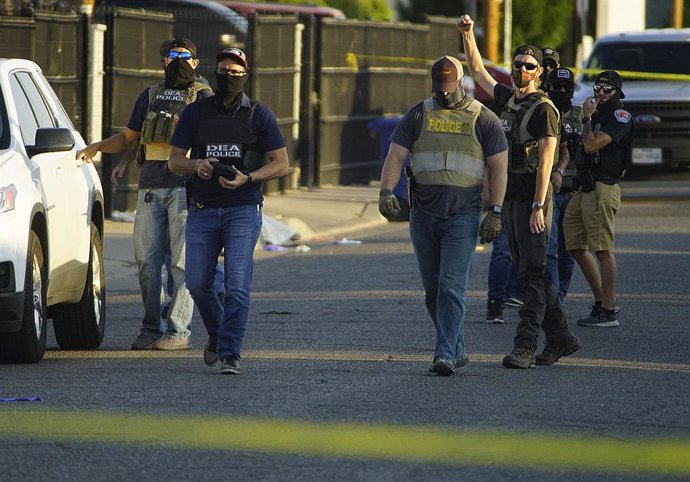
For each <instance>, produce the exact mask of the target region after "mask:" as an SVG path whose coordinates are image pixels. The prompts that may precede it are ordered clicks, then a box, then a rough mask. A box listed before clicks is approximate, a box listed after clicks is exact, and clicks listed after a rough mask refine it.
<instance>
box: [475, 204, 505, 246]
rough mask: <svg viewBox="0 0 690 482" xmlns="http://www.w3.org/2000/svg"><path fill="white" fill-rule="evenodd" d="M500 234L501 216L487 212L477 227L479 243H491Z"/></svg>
mask: <svg viewBox="0 0 690 482" xmlns="http://www.w3.org/2000/svg"><path fill="white" fill-rule="evenodd" d="M500 232H501V215H500V214H496V213H494V212H492V211H489V212H488V213H487V215H486V217H485V218H484V220H483V221H482V224H481V226H479V242H480V243H482V244H485V243H491V242H492V241H493V240H494V239H496V238H497V237H498V235H499V233H500Z"/></svg>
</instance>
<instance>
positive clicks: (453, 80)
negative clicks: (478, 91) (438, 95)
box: [431, 55, 463, 92]
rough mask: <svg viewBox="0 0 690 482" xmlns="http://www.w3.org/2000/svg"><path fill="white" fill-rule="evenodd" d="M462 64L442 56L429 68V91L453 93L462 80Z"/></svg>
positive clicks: (447, 56) (454, 59)
mask: <svg viewBox="0 0 690 482" xmlns="http://www.w3.org/2000/svg"><path fill="white" fill-rule="evenodd" d="M462 75H463V74H462V64H461V63H460V61H459V60H458V59H456V58H455V57H451V56H450V55H444V56H443V57H439V58H437V59H436V60H435V61H434V65H432V66H431V91H432V92H455V89H456V88H457V86H458V82H459V81H460V79H462Z"/></svg>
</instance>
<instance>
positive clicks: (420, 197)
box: [390, 102, 508, 219]
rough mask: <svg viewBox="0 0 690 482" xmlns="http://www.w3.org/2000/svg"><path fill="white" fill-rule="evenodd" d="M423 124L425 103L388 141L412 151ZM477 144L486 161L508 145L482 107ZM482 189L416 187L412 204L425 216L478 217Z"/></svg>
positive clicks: (497, 123)
mask: <svg viewBox="0 0 690 482" xmlns="http://www.w3.org/2000/svg"><path fill="white" fill-rule="evenodd" d="M423 121H424V103H423V102H420V103H419V104H417V105H415V106H414V107H412V108H411V109H410V110H409V111H407V113H406V114H405V115H404V116H403V118H402V119H400V122H399V123H398V125H397V126H396V128H395V130H394V131H393V134H391V137H390V141H391V142H395V143H396V144H398V145H400V146H402V147H404V148H406V149H407V150H410V151H411V150H412V144H414V142H415V141H416V140H417V139H419V136H420V135H421V133H422V127H423V126H422V123H423ZM475 132H476V134H477V140H478V141H479V143H480V144H481V146H482V149H483V150H484V157H485V158H486V157H489V156H493V155H496V154H498V153H499V152H503V151H505V150H507V149H508V142H507V141H506V137H505V134H503V129H502V128H501V122H500V121H499V119H498V117H497V116H496V114H494V113H493V112H491V111H490V110H489V109H487V108H486V107H484V106H482V110H481V112H480V113H479V118H478V119H477V123H476V125H475ZM481 190H482V187H481V186H477V187H459V186H436V185H421V184H417V187H416V189H415V200H416V202H417V206H419V208H421V209H423V210H425V211H426V212H428V213H430V214H432V215H434V216H437V217H440V218H443V219H447V218H448V217H450V216H454V215H456V214H462V213H474V212H476V213H479V212H480V211H481V208H482V200H481Z"/></svg>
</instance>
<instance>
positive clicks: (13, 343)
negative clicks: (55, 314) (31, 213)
mask: <svg viewBox="0 0 690 482" xmlns="http://www.w3.org/2000/svg"><path fill="white" fill-rule="evenodd" d="M27 254H28V256H27V259H26V276H25V278H24V313H23V314H22V326H21V328H20V329H19V331H18V332H16V333H3V334H1V335H0V362H1V363H36V362H38V361H40V360H41V359H42V358H43V354H44V353H45V351H46V331H47V323H48V313H47V311H46V293H47V288H48V286H47V284H46V275H45V263H44V259H43V247H42V246H41V241H40V240H39V239H38V236H37V235H36V233H35V232H34V231H33V230H32V231H31V232H30V233H29V250H28V252H27Z"/></svg>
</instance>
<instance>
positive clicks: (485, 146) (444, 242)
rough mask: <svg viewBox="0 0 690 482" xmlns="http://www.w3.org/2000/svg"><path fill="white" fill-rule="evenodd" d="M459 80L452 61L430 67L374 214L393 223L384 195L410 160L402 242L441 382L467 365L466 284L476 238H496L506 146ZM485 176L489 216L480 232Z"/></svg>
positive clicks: (389, 196)
mask: <svg viewBox="0 0 690 482" xmlns="http://www.w3.org/2000/svg"><path fill="white" fill-rule="evenodd" d="M462 76H463V73H462V64H461V63H460V61H459V60H458V59H457V58H455V57H453V56H450V55H444V56H443V57H439V58H438V59H436V60H435V61H434V63H433V65H432V66H431V91H432V94H431V96H430V97H429V98H427V99H426V100H424V101H422V102H420V103H418V104H417V105H415V106H414V107H412V108H411V109H410V110H409V111H408V112H407V113H406V114H405V115H404V116H403V118H402V119H401V120H400V122H399V123H398V125H397V127H396V128H395V130H394V131H393V134H392V135H391V139H390V140H391V145H390V149H389V151H388V155H387V156H386V160H385V161H384V165H383V171H382V174H381V192H380V195H379V211H380V212H381V214H382V215H383V216H385V217H386V218H388V219H395V218H396V217H397V216H398V215H399V214H400V205H399V204H398V199H397V198H396V197H395V195H394V194H393V191H392V189H393V187H394V186H395V185H396V184H397V183H398V180H399V178H400V172H401V169H402V166H403V164H404V162H405V160H406V159H407V157H408V155H411V170H412V176H411V178H410V235H411V237H412V244H413V245H414V251H415V254H416V256H417V262H418V264H419V272H420V274H421V277H422V283H423V285H424V291H425V299H426V307H427V310H428V312H429V315H430V317H431V319H432V321H433V322H434V326H435V328H436V346H435V348H434V357H433V363H432V366H431V367H430V368H429V371H431V372H433V373H436V374H438V375H441V376H448V375H452V374H453V373H454V372H455V370H456V369H459V368H461V367H463V366H465V365H467V364H468V363H469V358H468V356H467V353H466V350H465V340H464V335H463V324H464V317H465V306H466V302H465V296H466V290H467V281H468V278H469V273H470V267H471V265H472V259H473V256H474V251H475V246H476V242H477V233H478V232H479V234H480V238H481V239H480V240H481V242H482V243H485V242H491V241H493V239H494V238H495V237H496V236H497V235H498V233H499V232H500V230H501V217H500V210H501V203H502V200H503V196H504V194H505V183H506V168H507V149H508V146H507V144H506V140H505V136H504V135H503V132H502V130H501V124H500V123H499V121H498V118H497V117H496V115H495V114H494V113H492V112H491V111H490V110H488V109H487V108H486V107H484V106H483V105H482V104H481V103H479V102H478V101H476V100H473V99H471V98H470V97H468V96H467V95H466V94H465V90H464V88H463V86H462ZM487 168H488V171H489V180H490V182H489V186H490V189H489V198H490V201H489V202H490V204H491V206H492V211H491V212H490V213H489V215H487V216H486V218H485V219H484V221H483V222H482V223H481V227H480V223H479V220H480V216H481V211H482V198H481V191H482V185H483V180H484V176H485V171H486V170H487Z"/></svg>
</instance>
